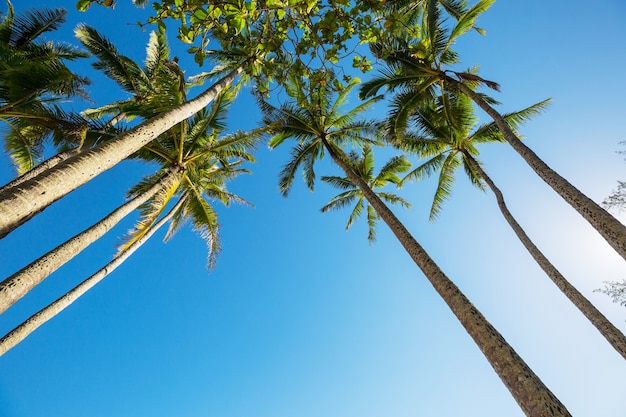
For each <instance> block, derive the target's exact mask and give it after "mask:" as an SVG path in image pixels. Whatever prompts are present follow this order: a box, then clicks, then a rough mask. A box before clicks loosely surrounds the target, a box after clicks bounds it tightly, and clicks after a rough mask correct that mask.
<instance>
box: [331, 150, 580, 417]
mask: <svg viewBox="0 0 626 417" xmlns="http://www.w3.org/2000/svg"><path fill="white" fill-rule="evenodd" d="M322 140H323V141H324V145H325V146H326V149H327V150H328V152H329V153H330V155H331V157H332V159H333V161H334V162H335V163H336V164H337V165H338V166H339V167H340V168H341V169H342V170H343V171H344V172H345V174H346V175H347V176H348V178H350V180H351V181H352V182H353V183H354V184H355V185H356V186H358V187H359V189H360V190H361V191H362V192H363V195H364V196H365V198H366V199H367V201H368V202H369V203H370V204H371V205H372V207H374V209H375V210H376V213H378V215H379V216H380V218H381V219H383V221H384V222H385V223H386V224H387V226H388V227H389V228H390V229H391V231H392V232H393V234H394V235H395V236H396V238H397V239H398V241H400V243H401V244H402V246H403V247H404V249H405V250H406V251H407V253H408V254H409V256H410V257H411V259H413V261H414V262H415V264H416V265H417V266H418V267H419V268H420V269H421V271H422V272H423V273H424V275H425V276H426V278H427V279H428V280H429V281H430V283H431V284H432V285H433V287H434V288H435V290H436V291H437V293H438V294H439V295H440V296H441V298H443V300H444V301H445V302H446V304H447V305H448V306H449V307H450V309H451V310H452V312H453V313H454V315H455V316H456V317H457V319H458V320H459V321H460V322H461V324H462V325H463V327H464V328H465V330H466V331H467V332H468V333H469V335H470V336H471V337H472V339H474V342H475V343H476V344H477V345H478V347H479V348H480V350H481V351H482V352H483V354H484V355H485V357H486V358H487V360H488V361H489V364H490V365H491V366H492V367H493V369H494V370H495V371H496V374H498V376H499V377H500V379H501V380H502V381H503V382H504V385H505V386H506V387H507V388H508V390H509V392H510V393H511V394H512V395H513V398H514V399H515V401H517V403H518V404H519V406H520V407H521V408H522V410H523V411H524V413H525V414H526V415H527V416H532V417H548V416H571V415H570V413H569V412H568V411H567V409H566V408H565V406H564V405H563V404H562V403H561V402H560V401H559V399H558V398H556V396H555V395H554V394H553V393H552V392H551V391H550V390H549V389H548V388H547V387H546V386H545V385H544V384H543V382H542V381H541V379H539V377H538V376H537V375H536V374H535V373H534V372H533V371H532V370H531V369H530V367H529V366H528V365H527V364H526V363H525V362H524V360H523V359H522V358H521V357H520V356H519V355H518V354H517V352H515V350H514V349H513V348H512V347H511V346H510V345H509V344H508V343H507V342H506V340H504V337H502V335H501V334H500V333H499V332H498V331H497V330H496V329H495V328H494V327H493V326H492V325H491V323H489V321H487V319H486V318H485V317H484V316H483V315H482V313H481V312H480V311H478V309H477V308H476V307H475V306H474V305H473V304H472V303H471V302H470V300H469V299H468V298H467V297H466V296H465V295H464V294H463V293H462V292H461V290H460V289H459V288H458V287H457V286H456V285H455V284H454V283H453V282H452V281H451V280H450V279H449V278H448V277H447V276H446V275H445V274H444V272H443V271H442V270H441V269H440V268H439V266H438V265H437V264H436V263H435V261H434V260H433V259H432V258H431V257H430V256H429V255H428V253H426V251H425V250H424V248H422V246H421V245H420V244H419V243H418V242H417V241H416V240H415V238H414V237H413V236H412V235H411V233H409V231H408V230H407V229H406V228H405V227H404V225H403V224H402V223H401V222H400V220H399V219H398V218H397V217H396V216H395V215H394V214H393V212H392V211H391V210H390V209H389V208H388V207H387V206H386V205H385V203H384V202H383V201H382V200H381V199H380V198H379V197H378V196H377V195H376V193H374V191H372V189H371V188H370V187H369V186H368V185H367V183H366V182H365V181H363V180H362V179H361V178H360V177H359V176H358V175H356V174H355V173H354V172H353V171H352V169H351V168H350V167H349V165H347V164H346V163H345V162H344V160H343V159H342V158H341V157H340V156H339V155H338V154H337V153H336V152H335V151H334V149H333V148H331V146H330V145H329V143H328V141H327V140H326V139H322Z"/></svg>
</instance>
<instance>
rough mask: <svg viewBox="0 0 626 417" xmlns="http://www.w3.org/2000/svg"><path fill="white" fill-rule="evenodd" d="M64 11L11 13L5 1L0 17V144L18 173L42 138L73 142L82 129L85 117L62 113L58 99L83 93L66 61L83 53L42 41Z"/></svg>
mask: <svg viewBox="0 0 626 417" xmlns="http://www.w3.org/2000/svg"><path fill="white" fill-rule="evenodd" d="M66 14H67V12H66V11H65V10H63V9H54V10H51V9H43V10H33V11H27V12H25V13H23V14H21V15H16V14H15V12H14V9H13V6H12V4H11V2H8V11H7V15H6V16H5V17H4V18H3V19H2V21H1V22H0V119H1V120H2V121H3V122H5V123H6V125H7V129H6V133H5V141H6V145H5V146H6V148H7V150H8V151H9V152H10V154H11V157H12V159H13V162H14V164H15V165H16V167H17V170H18V173H20V174H22V173H24V172H26V171H28V170H30V169H31V168H32V167H33V166H34V165H36V164H37V163H38V162H39V161H40V160H41V159H42V154H43V146H44V142H45V140H46V138H48V137H50V136H55V135H56V136H55V142H62V141H67V140H74V141H76V139H77V138H78V140H80V137H81V136H82V135H83V133H84V129H85V127H84V125H85V124H86V122H85V121H84V120H83V119H81V118H80V117H78V116H77V115H75V114H71V113H67V112H65V111H64V110H63V109H61V107H59V105H58V102H59V101H60V100H61V99H64V98H68V97H73V96H78V97H83V98H86V97H87V93H86V91H85V89H84V87H85V85H86V84H88V80H87V79H86V78H84V77H80V76H78V75H76V74H74V73H73V72H71V71H70V70H69V68H68V67H67V65H66V61H72V60H76V59H78V58H82V57H86V56H87V54H85V53H84V52H81V51H79V50H78V49H76V48H75V47H73V46H70V45H67V44H64V43H55V42H51V41H48V42H46V41H44V40H42V36H43V35H44V34H45V33H47V32H51V31H54V30H56V29H58V28H59V27H60V25H61V24H62V23H63V22H64V21H65V16H66ZM68 136H69V138H68Z"/></svg>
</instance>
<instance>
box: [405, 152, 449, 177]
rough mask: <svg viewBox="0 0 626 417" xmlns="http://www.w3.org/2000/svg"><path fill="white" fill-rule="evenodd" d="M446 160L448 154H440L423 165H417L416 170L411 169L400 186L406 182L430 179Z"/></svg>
mask: <svg viewBox="0 0 626 417" xmlns="http://www.w3.org/2000/svg"><path fill="white" fill-rule="evenodd" d="M447 158H448V152H447V151H446V152H442V153H440V154H438V155H436V156H434V157H432V158H431V159H429V160H428V161H426V162H424V163H423V164H421V165H419V166H418V167H417V168H415V169H413V170H412V171H411V172H409V173H408V174H407V175H406V176H405V177H404V178H403V179H402V182H401V184H403V183H404V182H406V181H420V180H422V179H423V178H426V177H430V176H431V175H433V174H434V173H435V172H438V171H439V170H440V169H441V168H442V166H443V165H444V163H445V161H446V159H447Z"/></svg>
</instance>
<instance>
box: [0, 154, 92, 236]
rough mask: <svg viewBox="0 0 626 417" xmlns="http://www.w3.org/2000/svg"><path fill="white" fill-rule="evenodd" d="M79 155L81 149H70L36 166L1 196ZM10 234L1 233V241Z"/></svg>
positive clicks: (29, 217) (6, 188)
mask: <svg viewBox="0 0 626 417" xmlns="http://www.w3.org/2000/svg"><path fill="white" fill-rule="evenodd" d="M78 153H80V150H79V149H70V150H68V151H65V152H61V153H58V154H56V155H54V156H53V157H50V158H48V159H46V160H45V161H44V162H42V163H41V164H39V165H37V166H35V167H34V168H33V169H31V170H29V171H27V172H25V173H24V174H22V175H20V176H19V177H17V178H15V179H14V180H13V181H10V182H9V183H7V184H6V185H5V186H3V187H2V188H0V194H2V193H4V192H7V191H8V190H9V189H11V188H13V187H16V186H18V185H20V184H21V183H23V182H25V181H28V180H30V179H31V178H35V177H36V176H37V175H39V174H41V173H42V172H44V171H46V170H48V169H50V168H52V167H54V166H56V165H57V164H59V163H60V162H62V161H65V160H66V159H69V158H71V157H72V156H74V155H77V154H78ZM44 209H45V207H42V208H40V209H39V210H37V211H35V212H32V213H30V214H29V215H28V216H26V217H23V218H21V219H20V220H19V222H18V223H17V224H16V225H15V227H16V228H17V227H19V226H21V225H23V224H24V223H26V222H27V221H29V220H30V219H32V218H33V217H35V216H36V215H37V214H39V213H41V212H42V211H43V210H44ZM8 234H9V231H5V232H2V233H0V239H3V238H4V237H6V235H8Z"/></svg>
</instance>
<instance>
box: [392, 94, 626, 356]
mask: <svg viewBox="0 0 626 417" xmlns="http://www.w3.org/2000/svg"><path fill="white" fill-rule="evenodd" d="M443 103H444V101H443V100H441V99H440V100H438V102H437V103H431V105H430V106H422V107H421V108H420V109H419V110H417V111H416V112H415V113H414V115H413V116H412V118H411V121H412V122H414V123H415V126H416V127H417V132H412V133H411V134H407V135H405V136H404V137H403V138H402V139H399V140H397V141H396V142H395V144H396V145H397V146H398V147H399V148H400V149H403V150H405V151H408V152H411V153H415V154H417V155H419V156H420V157H423V158H427V161H426V162H424V163H423V164H421V165H420V166H418V167H417V168H416V169H414V170H413V171H411V172H410V173H409V174H408V175H407V177H406V178H405V180H406V179H409V180H412V179H420V178H422V177H423V176H425V175H432V174H435V173H438V177H439V178H438V183H437V189H436V191H435V195H434V199H433V204H432V208H431V220H432V219H434V218H435V216H436V215H437V213H438V212H439V210H440V209H441V206H442V204H443V202H444V201H445V200H446V199H447V198H448V196H449V195H450V193H451V191H452V187H453V183H454V177H455V173H456V170H457V169H458V168H459V167H461V166H463V168H464V170H465V173H466V174H467V175H468V177H469V179H470V182H471V183H472V184H474V185H475V186H477V187H479V188H481V189H482V188H483V182H484V183H486V184H487V186H488V187H489V189H491V191H492V192H493V193H494V195H495V197H496V200H497V203H498V207H499V208H500V211H501V212H502V215H503V216H504V218H505V219H506V221H507V223H509V225H510V226H511V228H512V229H513V231H514V232H515V234H516V236H517V237H518V239H519V240H520V241H521V242H522V244H523V245H524V247H525V248H526V250H527V251H528V253H529V254H530V255H531V256H532V257H533V259H534V260H535V261H536V262H537V264H538V265H539V266H540V267H541V269H543V271H544V272H545V273H546V275H547V276H548V277H549V278H550V279H551V280H552V282H554V284H555V285H556V286H557V287H558V288H559V289H560V290H561V291H562V292H563V294H565V296H566V297H567V298H568V299H569V300H570V301H571V302H572V303H573V304H574V305H575V306H576V307H577V308H578V309H579V310H580V312H581V313H583V315H584V316H585V317H587V319H589V321H590V322H591V323H592V324H593V325H594V326H595V327H596V329H598V331H599V332H600V333H601V334H602V335H603V336H604V337H605V338H606V339H607V340H608V341H609V343H610V344H611V345H612V346H613V348H615V350H617V351H618V352H619V353H620V354H621V355H622V356H623V357H624V358H625V359H626V336H624V334H623V333H622V332H621V331H620V330H619V329H618V328H617V327H615V326H614V325H613V324H612V323H611V322H610V321H609V320H608V319H607V318H606V317H605V316H604V315H603V314H602V313H601V312H600V311H599V310H598V309H597V308H596V307H595V306H594V305H593V304H592V303H591V302H590V301H589V300H588V299H587V298H586V297H585V296H584V295H583V294H581V293H580V292H579V291H578V290H577V289H576V287H574V286H573V285H572V284H571V283H570V282H569V281H568V280H567V279H566V278H565V277H564V276H563V274H561V272H559V270H558V269H557V268H556V267H555V266H554V265H553V264H552V263H551V262H550V261H549V259H548V258H547V257H546V256H545V255H544V254H543V253H542V252H541V250H539V248H538V247H537V246H536V245H535V244H534V243H533V241H532V240H531V239H530V238H529V237H528V235H527V234H526V232H525V231H524V230H523V228H522V227H521V226H520V224H519V223H518V222H517V220H515V218H514V217H513V215H512V214H511V212H510V211H509V209H508V207H507V205H506V202H505V200H504V196H503V194H502V192H501V191H500V189H499V188H498V187H497V186H496V184H495V183H494V182H493V180H492V179H491V178H490V177H489V176H488V175H487V173H486V172H485V170H484V168H483V167H482V165H481V163H480V162H479V161H478V159H477V156H478V153H479V152H478V149H477V145H481V144H484V143H493V142H504V141H505V140H504V138H503V135H502V132H500V130H499V129H498V128H497V126H496V125H495V123H493V122H492V123H488V124H484V125H482V126H479V127H476V125H477V118H476V117H475V114H474V109H473V106H472V103H471V101H470V99H469V98H468V97H467V96H466V95H460V96H456V95H454V94H451V95H450V97H449V98H448V100H447V103H448V104H449V106H448V111H449V112H451V113H452V114H453V119H454V120H456V121H457V123H456V124H452V123H450V121H449V119H448V115H449V114H450V113H447V114H444V111H443ZM546 104H547V103H546V102H541V103H538V104H536V105H534V106H531V107H529V108H527V109H524V110H521V111H519V112H515V113H511V114H508V115H504V119H505V120H506V122H507V124H509V125H510V126H512V127H513V128H514V129H515V128H517V126H519V124H520V123H521V122H523V121H526V120H528V118H529V117H531V116H533V115H535V114H537V113H538V112H539V111H541V110H542V109H543V108H544V107H545V105H546Z"/></svg>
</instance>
